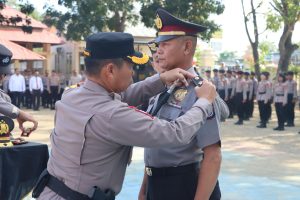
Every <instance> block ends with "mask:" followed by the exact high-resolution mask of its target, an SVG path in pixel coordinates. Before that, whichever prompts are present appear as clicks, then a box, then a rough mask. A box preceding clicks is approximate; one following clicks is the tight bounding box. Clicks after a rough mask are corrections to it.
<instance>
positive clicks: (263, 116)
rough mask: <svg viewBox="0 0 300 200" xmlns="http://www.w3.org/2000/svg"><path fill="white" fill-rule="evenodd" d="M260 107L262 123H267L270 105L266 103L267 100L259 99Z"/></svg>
mask: <svg viewBox="0 0 300 200" xmlns="http://www.w3.org/2000/svg"><path fill="white" fill-rule="evenodd" d="M258 109H259V116H260V121H261V123H262V124H266V123H267V120H268V113H267V110H268V106H267V104H265V101H258Z"/></svg>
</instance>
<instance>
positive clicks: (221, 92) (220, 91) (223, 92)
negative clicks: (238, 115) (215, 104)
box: [218, 90, 225, 100]
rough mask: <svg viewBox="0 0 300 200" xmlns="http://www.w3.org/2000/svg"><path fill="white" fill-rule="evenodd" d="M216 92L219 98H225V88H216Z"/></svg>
mask: <svg viewBox="0 0 300 200" xmlns="http://www.w3.org/2000/svg"><path fill="white" fill-rule="evenodd" d="M218 93H219V96H220V97H221V99H223V100H225V90H218Z"/></svg>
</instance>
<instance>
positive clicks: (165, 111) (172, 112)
mask: <svg viewBox="0 0 300 200" xmlns="http://www.w3.org/2000/svg"><path fill="white" fill-rule="evenodd" d="M181 115H182V108H181V107H175V106H172V105H170V104H165V105H164V106H162V108H161V109H160V111H159V113H158V115H157V116H158V117H159V118H160V119H164V120H167V121H173V120H175V119H176V118H178V117H179V116H181Z"/></svg>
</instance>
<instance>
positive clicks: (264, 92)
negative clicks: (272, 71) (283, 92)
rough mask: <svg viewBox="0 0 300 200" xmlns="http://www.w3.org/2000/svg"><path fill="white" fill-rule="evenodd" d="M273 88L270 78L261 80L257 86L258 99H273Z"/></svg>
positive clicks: (265, 100)
mask: <svg viewBox="0 0 300 200" xmlns="http://www.w3.org/2000/svg"><path fill="white" fill-rule="evenodd" d="M271 89H272V86H271V83H270V82H269V81H268V80H263V81H260V82H259V83H258V86H257V94H256V100H257V101H264V102H265V103H267V102H268V101H269V100H270V99H271V94H270V91H271Z"/></svg>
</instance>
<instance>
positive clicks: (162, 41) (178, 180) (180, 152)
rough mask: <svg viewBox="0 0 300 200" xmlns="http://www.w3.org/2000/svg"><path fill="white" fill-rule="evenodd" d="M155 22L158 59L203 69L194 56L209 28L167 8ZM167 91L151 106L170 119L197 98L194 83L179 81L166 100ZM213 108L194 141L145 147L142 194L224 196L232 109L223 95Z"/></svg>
mask: <svg viewBox="0 0 300 200" xmlns="http://www.w3.org/2000/svg"><path fill="white" fill-rule="evenodd" d="M155 22H156V26H157V28H158V34H157V35H158V36H157V38H156V39H155V40H156V42H157V43H158V50H157V54H158V65H159V66H160V67H161V68H163V69H166V70H167V71H169V70H172V69H174V68H177V67H178V68H181V69H183V70H186V71H188V72H190V73H193V74H195V75H198V72H197V71H196V69H195V68H194V67H193V56H194V52H195V48H196V45H197V34H198V33H199V32H203V31H205V30H206V28H205V27H203V26H201V25H197V24H193V23H189V22H185V21H183V20H181V19H178V18H176V17H175V16H173V15H171V14H170V13H168V12H167V11H165V10H163V9H158V10H157V17H156V21H155ZM164 96H165V94H164V93H161V94H159V95H157V96H155V97H154V98H152V99H151V100H150V103H149V107H148V110H147V111H148V112H150V113H156V116H157V117H158V118H160V119H166V120H168V121H176V120H178V119H179V118H180V117H181V115H182V114H184V113H186V111H187V110H188V109H189V108H190V107H191V106H192V105H193V104H194V102H195V100H196V99H197V98H196V96H195V92H194V85H192V84H189V85H188V86H182V87H176V88H175V89H174V90H172V91H171V93H170V96H169V97H168V98H167V99H166V101H164V102H163V103H162V101H160V99H161V98H160V97H164ZM213 108H214V109H213V110H214V112H212V113H211V115H210V116H209V117H208V118H207V120H206V122H205V123H204V124H203V126H202V127H201V128H200V129H195V130H189V131H190V132H194V131H196V132H197V134H196V137H195V138H193V140H192V142H191V143H189V144H185V145H180V146H175V147H167V146H165V147H160V148H146V149H145V157H144V159H145V174H144V179H143V183H142V185H141V188H140V192H139V199H140V200H142V199H147V200H169V199H172V200H183V199H184V200H194V199H198V198H199V199H209V198H210V199H211V200H218V199H220V196H221V194H220V188H219V186H218V183H217V179H218V173H219V167H220V163H221V150H220V140H221V139H220V133H219V123H220V118H221V115H223V114H224V113H225V114H224V115H225V117H226V115H227V114H228V115H229V111H228V108H227V106H226V104H225V102H224V101H222V99H221V98H220V97H219V96H217V98H216V101H214V103H213ZM157 110H158V111H157ZM153 111H155V112H153ZM156 111H157V112H156ZM226 112H227V113H226ZM211 160H214V161H216V162H210V161H211Z"/></svg>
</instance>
